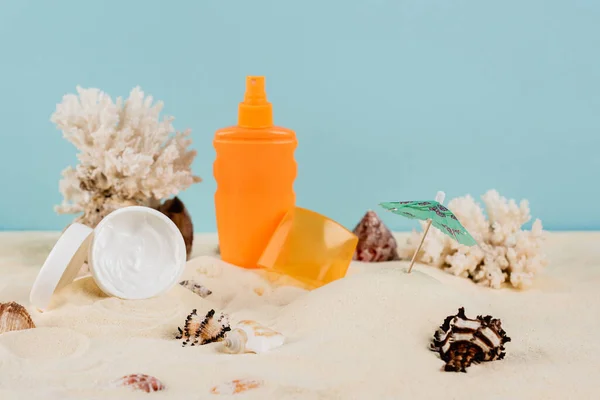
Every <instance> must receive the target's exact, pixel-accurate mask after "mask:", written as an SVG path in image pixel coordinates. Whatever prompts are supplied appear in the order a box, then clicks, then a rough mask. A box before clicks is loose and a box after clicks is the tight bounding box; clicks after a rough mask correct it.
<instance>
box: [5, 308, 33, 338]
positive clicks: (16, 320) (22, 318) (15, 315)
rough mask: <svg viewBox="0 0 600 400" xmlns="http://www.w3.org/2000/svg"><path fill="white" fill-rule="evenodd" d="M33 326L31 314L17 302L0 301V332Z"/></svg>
mask: <svg viewBox="0 0 600 400" xmlns="http://www.w3.org/2000/svg"><path fill="white" fill-rule="evenodd" d="M31 328H35V324H34V323H33V320H32V319H31V315H29V313H28V312H27V310H26V309H25V307H23V306H22V305H20V304H19V303H15V302H14V301H11V302H10V303H0V334H2V333H4V332H10V331H20V330H23V329H31Z"/></svg>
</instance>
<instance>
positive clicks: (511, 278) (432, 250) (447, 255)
mask: <svg viewBox="0 0 600 400" xmlns="http://www.w3.org/2000/svg"><path fill="white" fill-rule="evenodd" d="M482 199H483V202H484V204H485V207H486V213H487V219H486V216H485V214H484V211H483V209H482V207H481V206H480V205H479V204H477V203H476V202H475V200H474V199H473V198H472V197H471V196H468V195H467V196H465V197H459V198H456V199H453V200H452V201H451V202H450V203H448V208H449V209H450V210H451V211H452V212H453V213H454V214H455V215H456V217H457V218H458V219H459V221H460V222H461V223H462V224H463V225H464V227H465V228H466V229H467V230H468V231H469V233H471V235H472V236H473V237H474V238H475V240H477V242H478V243H479V244H480V246H481V247H479V246H472V247H468V246H463V245H461V244H459V243H457V242H456V241H454V240H452V239H451V238H449V237H448V236H447V235H445V234H443V233H441V232H440V231H438V230H437V229H431V230H430V231H429V234H428V235H427V238H426V239H425V242H424V244H423V247H422V249H421V251H420V252H419V254H418V256H417V260H418V261H420V262H422V263H425V264H429V265H434V266H436V267H439V268H441V269H443V270H445V271H446V272H448V273H451V274H453V275H456V276H461V277H465V278H469V279H472V280H473V281H474V282H476V283H478V284H480V285H484V286H489V287H492V288H500V287H501V286H502V285H503V284H505V283H507V284H510V285H512V286H513V287H515V288H527V287H530V286H531V285H532V283H533V279H534V277H535V275H536V274H537V273H539V272H540V271H541V270H542V269H543V268H544V267H545V266H546V265H547V264H548V261H547V258H546V256H545V254H544V253H543V249H542V243H543V240H544V231H543V228H542V222H541V221H540V220H539V219H538V220H535V222H534V223H533V226H532V228H531V231H524V230H522V229H521V228H522V226H523V224H525V223H527V222H528V221H530V220H531V214H530V210H529V204H528V202H527V201H526V200H523V201H521V202H520V204H517V203H516V202H515V201H514V200H507V199H506V198H504V197H502V196H500V194H499V193H498V192H497V191H495V190H490V191H488V192H487V193H486V194H484V195H483V196H482ZM422 224H423V225H424V223H422ZM421 235H422V233H420V232H419V233H417V232H413V233H412V234H411V236H410V237H409V239H408V240H407V243H406V246H404V247H402V248H401V249H400V250H399V253H400V255H401V256H402V257H403V258H410V257H412V255H413V253H414V252H415V251H416V249H417V246H418V245H419V242H420V240H421Z"/></svg>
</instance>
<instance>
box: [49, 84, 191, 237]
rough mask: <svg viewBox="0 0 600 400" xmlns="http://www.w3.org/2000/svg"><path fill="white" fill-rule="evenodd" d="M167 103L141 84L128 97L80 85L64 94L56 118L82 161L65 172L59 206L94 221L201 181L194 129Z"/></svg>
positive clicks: (61, 183) (91, 221) (85, 220)
mask: <svg viewBox="0 0 600 400" xmlns="http://www.w3.org/2000/svg"><path fill="white" fill-rule="evenodd" d="M162 108H163V104H162V103H161V102H157V103H156V104H154V105H153V98H152V97H151V96H148V97H144V92H142V90H141V89H140V88H137V87H136V88H134V89H133V90H132V91H131V93H130V95H129V98H128V99H127V100H125V101H123V100H122V99H121V98H120V97H119V98H117V100H116V101H115V102H113V101H112V99H111V98H110V96H108V95H107V94H106V93H104V92H102V91H100V90H98V89H83V88H81V87H77V95H74V94H68V95H66V96H64V97H63V101H62V103H60V104H58V105H57V107H56V111H55V112H54V114H53V115H52V117H51V121H52V122H54V123H55V124H56V126H57V127H58V128H59V129H60V130H62V132H63V136H64V137H65V139H67V140H68V141H70V142H71V143H72V144H73V145H74V146H75V147H76V148H77V149H78V150H79V154H78V155H77V158H78V160H79V165H77V167H76V168H72V167H68V168H67V169H65V170H64V171H63V174H62V175H63V179H62V180H61V182H60V184H59V189H60V192H61V193H62V195H63V198H64V200H63V202H62V204H61V205H59V206H57V207H56V211H57V212H59V213H61V214H64V213H69V214H70V213H80V212H83V215H81V216H80V217H79V218H78V219H77V220H78V221H79V222H82V223H85V224H88V225H90V226H95V225H96V224H97V223H98V222H99V221H100V220H101V219H102V217H103V216H104V215H106V214H108V213H109V212H111V211H113V210H114V209H116V208H119V207H122V206H123V205H133V204H137V205H146V206H150V205H154V204H157V202H159V201H160V200H162V199H165V198H167V197H170V196H174V195H177V194H178V193H179V192H180V191H182V190H185V189H187V188H188V187H189V186H190V185H192V184H193V183H196V182H200V181H201V179H200V178H199V177H197V176H194V175H193V174H192V172H191V164H192V162H193V160H194V158H195V156H196V151H195V150H189V149H188V146H189V145H190V144H191V140H190V138H189V134H190V131H189V130H188V131H185V132H183V133H181V132H176V131H175V129H174V128H173V125H172V121H173V118H172V117H164V118H162V119H161V118H160V112H161V111H162Z"/></svg>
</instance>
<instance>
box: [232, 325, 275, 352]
mask: <svg viewBox="0 0 600 400" xmlns="http://www.w3.org/2000/svg"><path fill="white" fill-rule="evenodd" d="M284 341H285V337H284V336H283V335H282V334H281V333H279V332H277V331H274V330H273V329H270V328H267V327H266V326H263V325H261V324H259V323H258V322H256V321H250V320H244V321H240V322H239V323H238V324H237V325H236V328H235V329H234V330H233V331H231V332H228V333H227V334H226V335H225V342H224V350H225V352H227V353H231V354H241V353H264V352H267V351H270V350H272V349H274V348H276V347H279V346H281V345H283V343H284Z"/></svg>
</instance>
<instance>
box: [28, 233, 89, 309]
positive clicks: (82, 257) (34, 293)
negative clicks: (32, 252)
mask: <svg viewBox="0 0 600 400" xmlns="http://www.w3.org/2000/svg"><path fill="white" fill-rule="evenodd" d="M93 232H94V230H93V229H92V228H90V227H88V226H85V225H82V224H78V223H73V224H71V225H70V226H69V227H68V228H67V229H66V230H65V231H64V232H63V234H62V235H61V236H60V238H58V241H57V242H56V244H55V245H54V247H53V248H52V251H50V254H49V255H48V257H47V258H46V261H45V262H44V265H43V266H42V268H41V269H40V272H39V273H38V276H37V278H36V279H35V282H34V283H33V287H32V288H31V292H30V294H29V300H30V301H31V304H32V305H33V306H34V307H36V308H37V309H39V310H40V311H45V310H46V309H47V308H48V306H49V305H50V299H51V298H52V295H53V294H54V293H55V292H56V291H58V290H59V289H61V288H63V287H65V286H67V285H68V284H70V283H72V282H73V281H74V280H75V277H77V274H78V273H79V270H80V269H81V266H82V265H83V263H84V262H85V261H86V259H87V254H88V248H89V245H90V240H91V238H92V236H93V235H92V233H93Z"/></svg>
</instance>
